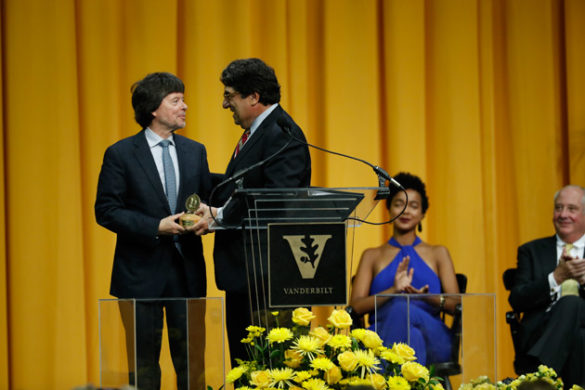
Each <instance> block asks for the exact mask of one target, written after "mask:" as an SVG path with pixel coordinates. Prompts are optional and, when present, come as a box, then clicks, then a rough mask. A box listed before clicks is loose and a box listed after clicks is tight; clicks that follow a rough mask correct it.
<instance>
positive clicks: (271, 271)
mask: <svg viewBox="0 0 585 390" xmlns="http://www.w3.org/2000/svg"><path fill="white" fill-rule="evenodd" d="M268 244H269V246H268V290H269V296H268V302H269V306H270V307H291V306H315V305H331V306H335V305H345V304H347V285H346V283H347V282H346V281H347V277H346V276H347V274H346V261H345V223H342V222H341V223H340V222H335V223H312V224H307V223H301V224H270V225H268Z"/></svg>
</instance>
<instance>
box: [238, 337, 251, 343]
mask: <svg viewBox="0 0 585 390" xmlns="http://www.w3.org/2000/svg"><path fill="white" fill-rule="evenodd" d="M252 340H254V339H253V338H251V337H246V338H245V339H241V340H240V343H242V344H250V343H252Z"/></svg>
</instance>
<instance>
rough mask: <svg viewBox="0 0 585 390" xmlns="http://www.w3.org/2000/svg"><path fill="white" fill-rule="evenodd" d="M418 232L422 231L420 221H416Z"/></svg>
mask: <svg viewBox="0 0 585 390" xmlns="http://www.w3.org/2000/svg"><path fill="white" fill-rule="evenodd" d="M418 232H419V233H420V232H422V222H419V223H418Z"/></svg>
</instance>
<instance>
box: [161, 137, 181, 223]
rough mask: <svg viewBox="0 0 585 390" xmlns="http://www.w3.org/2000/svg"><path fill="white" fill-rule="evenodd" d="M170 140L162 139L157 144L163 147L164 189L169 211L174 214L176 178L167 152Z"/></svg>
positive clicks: (175, 206)
mask: <svg viewBox="0 0 585 390" xmlns="http://www.w3.org/2000/svg"><path fill="white" fill-rule="evenodd" d="M170 143H171V141H169V140H168V139H164V140H162V141H160V143H159V145H160V146H161V147H162V148H163V152H162V159H163V170H164V172H165V190H166V193H167V199H168V201H169V206H170V208H171V213H172V214H174V213H175V210H176V208H177V179H176V177H175V166H174V165H173V160H172V159H171V154H170V153H169V145H170Z"/></svg>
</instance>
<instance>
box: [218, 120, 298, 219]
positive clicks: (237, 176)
mask: <svg viewBox="0 0 585 390" xmlns="http://www.w3.org/2000/svg"><path fill="white" fill-rule="evenodd" d="M279 126H280V125H279ZM280 128H281V130H283V132H284V133H285V134H288V135H289V139H288V141H286V143H285V144H284V145H282V147H281V148H279V149H278V150H277V151H275V152H274V153H272V154H271V155H270V156H268V157H266V158H265V159H263V160H260V161H258V162H257V163H255V164H252V165H250V166H249V167H246V168H243V169H240V170H239V171H236V172H235V173H234V174H233V175H231V176H230V177H228V178H227V179H225V180H223V181H222V182H220V183H218V184H217V185H216V186H215V187H213V188H212V189H211V193H210V194H209V205H210V207H211V204H212V198H213V195H214V194H215V192H216V191H217V189H218V188H221V187H223V186H224V185H226V184H228V183H230V182H232V181H233V182H235V186H236V189H242V188H243V187H244V176H245V175H246V174H247V173H248V172H250V171H251V170H253V169H256V168H258V167H259V166H261V165H264V164H266V163H267V162H268V161H270V160H272V159H273V158H274V157H276V156H278V155H279V154H280V153H281V152H282V151H283V150H284V149H286V148H287V147H288V146H289V145H290V143H291V142H292V141H293V139H295V140H296V138H295V137H293V136H292V134H291V133H290V131H286V130H285V129H284V128H283V127H282V126H280ZM297 141H298V142H301V141H299V140H297ZM210 214H211V217H212V219H213V221H214V222H215V224H216V225H218V226H222V223H221V222H220V221H218V220H217V219H216V218H215V217H214V216H213V213H210Z"/></svg>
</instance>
